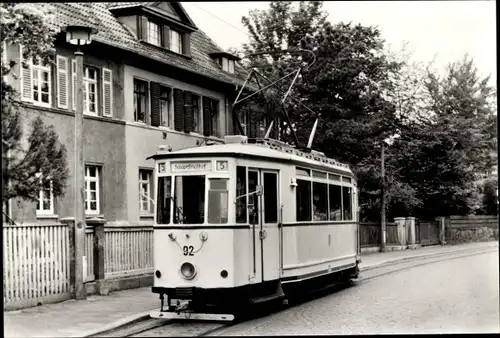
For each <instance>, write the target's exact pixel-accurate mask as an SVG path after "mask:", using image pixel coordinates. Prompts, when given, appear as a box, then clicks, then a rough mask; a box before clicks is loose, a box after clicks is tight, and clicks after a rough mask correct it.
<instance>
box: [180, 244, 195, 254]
mask: <svg viewBox="0 0 500 338" xmlns="http://www.w3.org/2000/svg"><path fill="white" fill-rule="evenodd" d="M193 250H194V247H193V246H192V245H190V246H187V245H184V246H183V247H182V252H183V253H184V256H194V254H193Z"/></svg>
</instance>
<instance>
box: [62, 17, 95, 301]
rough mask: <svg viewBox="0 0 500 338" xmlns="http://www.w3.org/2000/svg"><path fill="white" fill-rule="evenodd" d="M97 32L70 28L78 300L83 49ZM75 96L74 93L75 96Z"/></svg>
mask: <svg viewBox="0 0 500 338" xmlns="http://www.w3.org/2000/svg"><path fill="white" fill-rule="evenodd" d="M95 33H97V30H96V29H95V28H91V27H85V26H68V27H66V41H67V42H68V43H70V44H72V45H76V52H75V60H76V107H75V137H74V138H75V140H74V142H75V148H74V152H75V158H74V175H75V176H74V177H75V204H74V208H75V230H74V231H75V234H74V235H75V257H76V260H75V276H74V278H75V298H76V299H85V298H86V292H85V285H84V281H83V273H84V271H83V257H84V253H85V251H84V250H85V249H84V248H85V210H84V201H85V199H84V193H85V190H84V186H85V179H84V170H85V163H84V160H83V53H82V52H81V50H80V46H82V45H88V44H90V42H92V35H93V34H95ZM73 95H74V93H73Z"/></svg>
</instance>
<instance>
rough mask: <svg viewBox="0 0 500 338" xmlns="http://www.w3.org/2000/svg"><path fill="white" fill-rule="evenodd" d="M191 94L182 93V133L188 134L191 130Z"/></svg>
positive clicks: (192, 116)
mask: <svg viewBox="0 0 500 338" xmlns="http://www.w3.org/2000/svg"><path fill="white" fill-rule="evenodd" d="M193 124H194V115H193V94H192V93H190V92H184V131H185V132H186V133H189V132H190V131H192V130H193Z"/></svg>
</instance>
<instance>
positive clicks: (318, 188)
mask: <svg viewBox="0 0 500 338" xmlns="http://www.w3.org/2000/svg"><path fill="white" fill-rule="evenodd" d="M327 187H328V186H327V184H326V183H319V182H313V221H326V220H327V219H328V190H327V189H328V188H327Z"/></svg>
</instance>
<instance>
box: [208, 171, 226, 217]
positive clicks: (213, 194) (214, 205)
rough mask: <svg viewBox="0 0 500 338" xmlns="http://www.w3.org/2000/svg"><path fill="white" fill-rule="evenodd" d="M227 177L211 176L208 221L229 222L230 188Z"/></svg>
mask: <svg viewBox="0 0 500 338" xmlns="http://www.w3.org/2000/svg"><path fill="white" fill-rule="evenodd" d="M227 181H228V180H227V179H225V178H211V179H210V190H209V191H208V223H212V224H214V223H215V224H225V223H227V216H228V215H227V213H228V210H227V208H228V202H229V201H228V190H227Z"/></svg>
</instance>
